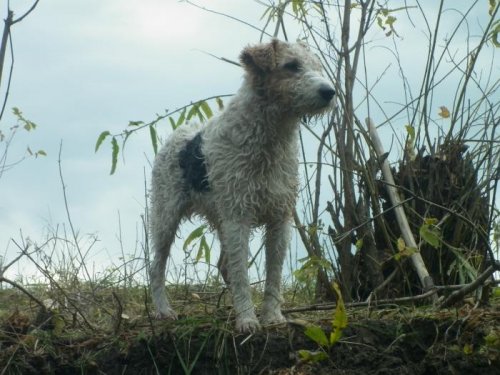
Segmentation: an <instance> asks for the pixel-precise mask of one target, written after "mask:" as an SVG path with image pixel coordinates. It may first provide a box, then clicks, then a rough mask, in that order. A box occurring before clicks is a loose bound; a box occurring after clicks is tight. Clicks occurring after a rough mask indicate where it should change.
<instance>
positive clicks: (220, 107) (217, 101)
mask: <svg viewBox="0 0 500 375" xmlns="http://www.w3.org/2000/svg"><path fill="white" fill-rule="evenodd" d="M215 102H216V103H217V106H218V107H219V111H222V110H223V109H224V102H223V101H222V99H221V98H215Z"/></svg>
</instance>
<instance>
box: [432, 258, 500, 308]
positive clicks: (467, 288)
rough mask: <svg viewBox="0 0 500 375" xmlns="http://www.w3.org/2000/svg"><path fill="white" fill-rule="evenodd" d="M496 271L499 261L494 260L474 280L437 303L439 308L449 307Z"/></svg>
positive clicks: (499, 264) (498, 267) (499, 267)
mask: <svg viewBox="0 0 500 375" xmlns="http://www.w3.org/2000/svg"><path fill="white" fill-rule="evenodd" d="M496 271H500V262H498V261H496V262H495V263H493V265H491V266H489V267H488V268H487V269H486V270H485V271H484V272H483V273H482V274H481V275H479V276H478V277H477V278H476V280H474V281H473V282H471V283H469V284H466V285H465V286H464V287H463V288H461V289H459V290H457V291H455V292H453V293H451V294H450V295H449V296H448V298H446V299H445V300H444V301H443V302H441V304H440V305H439V307H440V308H444V307H449V306H452V305H453V304H455V303H457V302H458V301H459V300H460V299H462V298H463V297H464V296H465V295H466V294H469V293H470V292H473V291H474V290H476V289H477V288H479V287H480V286H482V285H483V283H484V282H485V281H486V279H487V278H488V277H490V276H491V275H493V273H495V272H496Z"/></svg>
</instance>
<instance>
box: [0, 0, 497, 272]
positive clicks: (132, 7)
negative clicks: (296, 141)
mask: <svg viewBox="0 0 500 375" xmlns="http://www.w3.org/2000/svg"><path fill="white" fill-rule="evenodd" d="M395 3H398V4H399V3H402V2H401V1H396V2H395ZM448 3H449V2H448ZM452 3H453V2H452ZM31 4H32V2H31V1H27V0H19V1H17V0H16V1H12V2H11V8H12V10H13V11H14V13H15V15H17V16H19V15H21V14H23V13H24V12H25V11H26V10H27V9H28V8H29V7H30V6H31ZM197 4H200V5H202V6H206V7H208V8H210V9H212V10H216V11H219V12H222V13H225V14H228V15H231V16H233V17H235V18H238V19H241V20H244V21H246V22H248V23H249V24H252V25H255V26H258V27H262V26H263V24H264V21H263V20H261V16H262V14H263V12H264V9H265V8H264V7H263V6H262V4H259V3H258V2H257V1H252V0H242V1H229V0H212V1H202V0H200V1H198V2H197ZM485 4H486V2H485ZM0 7H1V14H2V18H5V17H6V3H5V2H1V5H0ZM485 15H487V11H486V6H485V10H484V14H483V13H481V14H479V13H478V15H477V17H476V19H478V18H479V17H484V16H485ZM448 16H449V20H447V22H452V21H453V17H454V16H453V12H451V11H450V12H448ZM338 26H339V25H336V26H335V27H338ZM398 26H399V27H400V29H399V31H400V34H401V43H400V47H399V48H400V54H401V56H402V58H403V62H402V63H403V64H404V65H405V67H406V68H407V71H408V73H409V74H408V75H409V76H410V77H411V78H413V77H415V79H418V77H419V76H420V75H421V74H422V69H423V63H425V61H423V60H422V59H423V58H424V57H425V53H419V52H416V51H425V48H426V41H425V37H424V32H423V29H424V26H423V25H422V24H418V23H417V24H416V25H411V24H410V23H409V22H406V23H401V25H398ZM273 27H274V26H273ZM273 27H272V28H271V30H273ZM474 27H477V25H476V24H472V25H471V28H474ZM11 33H12V42H13V49H14V58H15V60H14V61H15V63H14V71H13V77H12V84H11V87H10V91H9V98H8V103H7V110H6V113H5V115H4V117H3V118H2V120H1V122H0V130H2V131H3V132H6V131H8V129H9V128H10V127H11V126H13V125H15V124H16V118H15V117H14V116H13V115H12V113H11V108H12V107H18V108H19V109H20V110H21V111H22V112H23V115H24V116H25V117H26V118H27V119H29V120H31V121H33V122H34V123H36V125H37V128H36V130H34V131H32V132H29V133H27V132H24V131H22V130H20V131H18V133H17V134H16V137H15V138H14V140H13V142H12V144H11V146H10V149H9V161H11V162H13V161H16V160H18V159H19V158H21V157H22V156H23V155H25V150H26V148H27V147H30V149H31V150H33V151H36V150H40V149H41V150H44V151H45V152H46V154H47V155H46V156H40V157H38V158H33V157H32V158H27V159H26V160H24V161H23V162H21V163H19V164H18V165H16V166H15V167H14V168H12V169H10V170H8V171H6V172H5V173H4V174H3V175H2V176H1V178H0V257H2V258H3V259H4V264H5V263H8V261H9V260H12V259H14V257H15V256H16V255H17V254H18V252H19V251H18V249H17V247H16V245H15V244H14V243H13V241H12V239H14V240H16V241H17V243H21V242H22V239H23V238H24V240H25V241H27V239H28V238H29V241H31V242H32V243H33V244H35V243H36V244H38V246H40V245H41V244H43V243H44V242H45V241H46V239H47V238H48V237H51V236H56V235H57V236H58V237H64V236H69V237H71V235H70V225H69V221H68V217H67V212H66V203H65V199H64V195H63V183H62V181H61V176H60V172H59V159H60V165H61V170H62V176H63V179H64V186H65V193H66V198H67V209H68V211H69V213H70V218H71V223H72V225H73V227H74V229H75V231H76V232H78V236H79V238H80V239H81V241H82V244H83V245H82V247H84V248H85V249H86V248H87V247H90V250H89V254H88V255H87V257H88V260H89V264H91V265H92V267H93V268H94V267H95V269H100V268H103V267H108V266H109V265H112V264H116V263H117V262H118V259H120V257H122V256H123V255H124V254H136V255H137V254H138V251H139V250H138V249H140V241H141V238H142V229H141V215H142V214H143V213H144V208H145V198H144V197H145V184H149V173H150V161H151V160H152V149H151V145H150V140H149V134H147V133H145V134H141V135H137V136H134V137H133V138H131V140H130V141H129V142H128V144H127V147H126V150H125V152H124V159H120V161H119V164H118V169H117V172H116V173H115V175H113V176H110V175H109V171H110V167H111V157H110V148H109V145H108V144H107V143H104V144H103V145H102V147H101V150H100V151H99V152H97V153H95V152H94V147H95V143H96V140H97V137H98V135H99V134H100V133H101V132H102V131H104V130H109V131H110V132H111V133H113V134H115V133H119V132H120V131H121V130H122V129H124V128H125V127H126V125H127V124H128V122H129V121H138V120H142V121H145V122H149V121H150V120H153V119H154V118H155V117H156V114H161V113H164V112H165V111H166V110H173V109H176V108H179V107H181V106H184V105H186V104H188V103H190V102H192V101H195V100H198V99H203V98H206V97H210V96H213V95H224V94H232V93H234V92H235V91H236V90H237V88H238V87H239V85H240V84H241V75H242V72H241V70H240V68H239V67H237V66H234V65H231V64H228V63H225V62H222V61H220V60H217V59H215V58H214V57H213V56H210V54H212V55H214V56H218V57H224V58H227V59H231V60H237V58H238V55H239V52H240V51H241V49H242V48H243V47H244V46H246V45H247V44H250V43H256V42H258V41H259V39H260V37H261V34H260V32H258V31H257V30H255V29H253V28H252V27H249V26H248V25H245V24H243V23H241V22H237V21H235V20H233V19H231V18H228V17H224V16H221V15H218V14H215V13H213V12H210V11H207V10H203V9H200V8H198V7H196V6H193V5H190V4H188V3H186V2H182V1H175V0H141V1H138V0H106V1H101V0H85V1H84V0H71V1H67V0H51V1H41V2H40V3H39V4H38V6H37V8H36V9H35V10H34V11H33V12H32V13H31V14H30V15H29V16H28V17H26V18H25V19H24V20H23V21H22V22H20V23H18V24H16V25H14V26H13V28H12V30H11ZM288 34H289V35H288V37H289V39H290V40H294V39H296V38H299V37H300V36H301V34H300V30H299V29H298V28H297V27H295V28H294V27H293V25H290V26H289V29H288ZM265 39H266V38H265ZM465 39H466V38H462V40H464V43H465ZM374 41H375V43H374V44H375V45H380V46H381V48H378V49H377V48H373V51H371V58H372V59H373V61H374V62H375V63H374V64H373V78H372V81H373V82H375V81H376V80H377V77H379V76H380V75H381V74H382V72H383V70H384V69H385V67H386V66H387V64H389V63H390V62H389V60H390V56H389V57H388V53H387V50H386V49H384V48H385V47H382V45H383V44H384V43H386V38H385V36H384V35H383V33H382V32H379V33H378V34H377V35H375V36H374ZM387 45H390V43H389V44H387ZM370 48H372V47H370ZM10 59H11V56H10V54H8V56H7V62H8V63H10V61H11V60H10ZM393 68H394V67H393ZM498 70H499V69H498V66H496V67H494V72H495V73H496V74H498ZM6 79H7V73H5V72H4V77H3V80H2V86H1V89H2V93H4V92H5V83H6ZM386 81H387V83H382V84H381V85H379V87H378V90H379V92H381V93H383V95H385V97H384V98H383V100H385V101H386V102H387V103H389V102H390V101H391V100H396V99H398V100H400V99H401V97H400V95H401V91H400V87H397V86H396V85H395V84H394V82H393V80H386ZM414 83H415V85H417V84H418V81H415V82H414ZM443 92H446V87H444V88H443ZM388 106H390V104H388ZM169 130H170V125H169V124H168V122H164V123H163V125H162V126H160V127H159V128H158V131H159V135H160V136H161V137H165V136H167V135H168V133H169ZM0 147H2V145H1V144H0ZM0 151H3V149H0ZM312 151H314V150H312ZM59 154H60V157H59ZM64 231H66V233H67V234H66V235H65V234H64ZM94 240H97V241H96V242H95V243H94ZM178 242H179V243H182V242H181V241H178ZM139 253H140V251H139ZM180 256H181V257H182V255H180ZM181 259H182V258H181ZM118 263H119V262H118ZM33 271H34V266H33V264H32V263H30V262H18V263H17V264H16V265H14V266H12V267H11V268H10V269H9V271H8V273H7V274H8V275H9V276H10V277H13V278H18V277H20V276H27V275H29V274H31V273H32V272H33Z"/></svg>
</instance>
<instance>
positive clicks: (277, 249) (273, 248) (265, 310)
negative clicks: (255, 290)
mask: <svg viewBox="0 0 500 375" xmlns="http://www.w3.org/2000/svg"><path fill="white" fill-rule="evenodd" d="M289 242H290V223H289V222H288V221H287V220H285V221H279V222H277V223H271V224H268V225H266V233H265V245H266V286H265V289H264V303H263V305H262V314H261V321H262V323H263V324H271V323H283V322H285V321H286V319H285V318H284V317H283V315H282V314H281V303H282V299H283V298H282V297H281V273H282V269H283V263H284V261H285V255H286V249H287V247H288V243H289Z"/></svg>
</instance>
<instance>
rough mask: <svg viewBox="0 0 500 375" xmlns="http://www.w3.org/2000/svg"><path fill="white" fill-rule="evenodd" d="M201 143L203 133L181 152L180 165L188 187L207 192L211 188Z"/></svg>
mask: <svg viewBox="0 0 500 375" xmlns="http://www.w3.org/2000/svg"><path fill="white" fill-rule="evenodd" d="M201 144H202V139H201V134H200V133H198V134H196V136H195V137H194V138H193V139H191V140H189V141H188V143H186V146H184V148H183V149H182V150H181V151H180V152H179V166H180V167H181V169H182V176H183V177H184V180H185V181H186V183H187V185H188V188H192V189H193V190H194V191H197V192H207V191H209V190H210V186H209V185H208V178H207V166H206V164H205V156H204V155H203V153H202V152H201Z"/></svg>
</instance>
